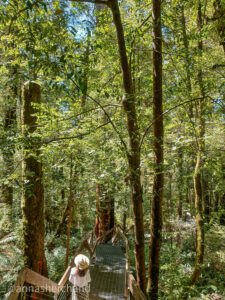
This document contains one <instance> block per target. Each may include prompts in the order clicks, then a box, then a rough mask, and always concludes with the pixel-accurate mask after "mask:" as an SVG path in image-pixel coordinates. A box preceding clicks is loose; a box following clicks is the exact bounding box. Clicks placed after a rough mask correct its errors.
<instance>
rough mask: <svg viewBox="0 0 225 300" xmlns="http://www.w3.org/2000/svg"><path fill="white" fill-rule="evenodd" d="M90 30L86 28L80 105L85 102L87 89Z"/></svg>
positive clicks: (83, 104)
mask: <svg viewBox="0 0 225 300" xmlns="http://www.w3.org/2000/svg"><path fill="white" fill-rule="evenodd" d="M90 36H91V33H90V30H88V36H87V46H86V51H85V56H84V77H83V95H82V98H81V106H82V107H84V106H85V104H86V98H87V89H88V71H89V55H90Z"/></svg>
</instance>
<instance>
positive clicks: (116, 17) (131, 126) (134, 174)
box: [109, 0, 146, 293]
mask: <svg viewBox="0 0 225 300" xmlns="http://www.w3.org/2000/svg"><path fill="white" fill-rule="evenodd" d="M109 6H110V8H111V10H112V14H113V21H114V24H115V27H116V33H117V41H118V47H119V56H120V65H121V70H122V76H123V86H124V92H125V96H124V99H123V107H124V110H125V113H126V116H127V130H128V135H129V145H130V147H129V148H130V149H129V153H128V163H129V171H130V183H131V190H132V203H133V215H134V224H135V260H136V274H137V283H138V285H139V287H140V288H141V290H142V291H143V292H144V293H146V279H145V252H144V226H143V208H142V202H143V198H142V186H141V172H140V134H139V128H138V124H137V114H136V99H135V95H134V89H133V82H132V76H131V70H130V68H129V64H128V58H127V51H126V45H125V38H124V31H123V26H122V21H121V16H120V10H119V5H118V0H111V1H110V2H109Z"/></svg>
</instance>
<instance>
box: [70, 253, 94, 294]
mask: <svg viewBox="0 0 225 300" xmlns="http://www.w3.org/2000/svg"><path fill="white" fill-rule="evenodd" d="M74 263H75V267H74V268H72V269H71V272H70V277H69V281H70V282H71V283H72V285H73V289H72V298H71V300H88V299H89V291H90V282H91V276H90V272H89V259H88V257H87V256H85V255H83V254H79V255H77V256H76V257H75V259H74Z"/></svg>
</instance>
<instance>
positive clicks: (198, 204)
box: [190, 0, 205, 285]
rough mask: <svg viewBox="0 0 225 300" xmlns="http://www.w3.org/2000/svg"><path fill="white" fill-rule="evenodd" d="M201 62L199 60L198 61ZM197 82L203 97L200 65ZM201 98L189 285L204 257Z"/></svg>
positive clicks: (199, 270) (199, 43) (199, 7)
mask: <svg viewBox="0 0 225 300" xmlns="http://www.w3.org/2000/svg"><path fill="white" fill-rule="evenodd" d="M197 23H198V29H199V32H200V31H201V28H202V11H201V1H200V0H199V3H198V19H197ZM202 50H203V44H202V40H201V39H199V41H198V51H199V59H200V58H201V55H202ZM200 63H201V62H200ZM198 82H199V87H200V91H201V95H202V97H204V85H203V78H202V67H201V65H200V66H199V71H198ZM203 103H204V102H203V100H202V99H200V100H199V103H198V108H197V120H198V153H197V158H196V166H195V172H194V190H195V222H196V235H197V241H196V242H197V244H196V258H195V267H194V271H193V274H192V276H191V279H190V285H194V284H196V283H197V281H198V279H199V277H200V275H201V272H202V264H203V258H204V221H203V213H202V202H203V193H202V167H203V163H204V162H203V159H202V155H203V147H204V134H205V129H204V116H203Z"/></svg>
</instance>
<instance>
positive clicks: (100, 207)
mask: <svg viewBox="0 0 225 300" xmlns="http://www.w3.org/2000/svg"><path fill="white" fill-rule="evenodd" d="M113 227H114V198H113V195H112V194H111V193H110V192H109V191H108V190H107V189H106V188H105V187H104V185H103V184H97V186H96V216H95V227H94V232H95V236H96V238H99V237H101V236H102V235H104V234H105V233H106V232H107V231H108V230H110V229H111V228H113ZM111 236H112V235H108V236H106V237H105V238H104V240H103V243H106V242H107V241H109V240H110V238H111Z"/></svg>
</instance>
